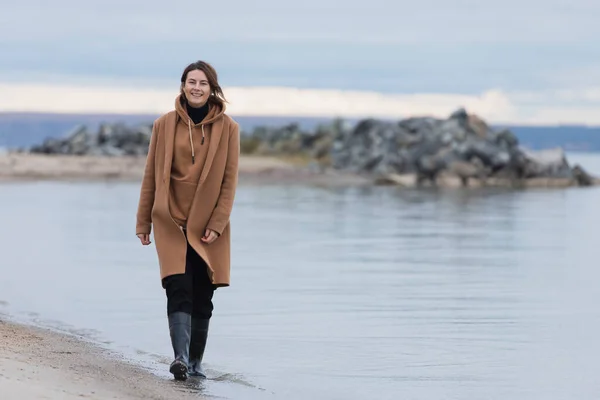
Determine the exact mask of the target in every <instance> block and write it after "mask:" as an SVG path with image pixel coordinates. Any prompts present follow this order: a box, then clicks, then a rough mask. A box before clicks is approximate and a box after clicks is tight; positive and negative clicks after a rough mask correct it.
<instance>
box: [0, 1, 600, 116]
mask: <svg viewBox="0 0 600 400" xmlns="http://www.w3.org/2000/svg"><path fill="white" fill-rule="evenodd" d="M171 4H172V5H171ZM599 20H600V2H593V1H591V0H570V1H567V0H543V1H542V0H503V1H501V2H499V1H489V0H478V1H466V0H453V1H447V0H419V1H413V2H399V1H398V2H392V1H390V0H369V1H364V0H362V1H357V0H346V1H341V0H335V1H334V0H303V1H300V2H298V1H294V2H289V1H288V2H286V1H283V0H266V1H264V0H256V1H253V2H248V1H241V0H235V1H220V2H210V4H208V3H205V2H200V1H198V0H194V1H188V0H179V1H178V2H176V3H170V2H168V1H166V0H163V1H158V0H145V1H137V0H134V1H127V0H123V1H117V0H103V1H96V0H88V1H85V2H84V1H75V0H54V1H52V2H50V1H47V0H44V1H39V0H31V1H27V2H23V1H20V2H17V1H14V0H0V112H1V111H47V112H122V113H130V112H150V113H156V112H166V111H169V110H170V109H172V107H173V102H174V97H175V96H176V95H177V93H178V85H179V78H180V75H181V71H182V70H183V68H184V67H185V66H186V65H187V64H188V63H190V62H192V61H195V60H198V59H202V60H205V61H208V62H210V63H211V64H213V65H214V66H215V68H216V69H217V71H218V73H219V80H220V83H221V85H222V86H223V87H224V89H225V94H226V96H227V98H228V100H229V102H230V104H229V106H228V107H229V112H230V113H231V114H235V115H299V116H300V115H307V116H310V115H317V116H342V117H343V116H351V117H356V116H359V117H363V116H364V117H366V116H375V117H378V116H381V117H399V118H400V117H407V116H413V115H417V114H429V115H435V116H442V117H443V116H447V115H448V114H450V113H451V112H452V111H454V110H455V109H457V108H459V107H465V108H467V110H468V111H470V112H474V113H477V114H478V115H480V116H482V117H484V118H486V119H488V120H490V121H492V122H502V123H522V124H567V123H568V124H572V123H578V124H590V125H600V45H599V44H598V43H600V24H598V21H599Z"/></svg>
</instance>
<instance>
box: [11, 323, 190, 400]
mask: <svg viewBox="0 0 600 400" xmlns="http://www.w3.org/2000/svg"><path fill="white" fill-rule="evenodd" d="M193 384H194V383H193V381H192V380H188V381H187V382H175V381H173V380H170V379H168V378H161V377H159V376H157V375H154V374H152V373H150V372H147V371H144V370H142V369H140V368H138V367H136V366H133V365H131V364H128V363H126V362H124V361H121V360H119V359H118V358H116V357H112V356H110V354H108V353H107V352H105V351H104V350H101V349H99V348H96V347H94V346H93V345H91V344H89V343H86V342H84V341H80V340H78V339H77V338H76V337H72V336H66V335H62V334H59V333H55V332H52V331H47V330H43V329H40V328H36V327H28V326H22V325H17V324H14V323H11V322H7V321H3V320H1V319H0V398H2V400H22V399H27V400H29V399H32V400H33V399H50V400H54V399H56V400H58V399H61V400H70V399H82V398H83V399H97V400H104V399H121V400H130V399H157V400H158V399H174V398H177V399H192V398H193V399H199V398H202V397H200V394H199V393H198V390H194V388H193V386H192V385H193ZM196 385H198V383H197V382H196Z"/></svg>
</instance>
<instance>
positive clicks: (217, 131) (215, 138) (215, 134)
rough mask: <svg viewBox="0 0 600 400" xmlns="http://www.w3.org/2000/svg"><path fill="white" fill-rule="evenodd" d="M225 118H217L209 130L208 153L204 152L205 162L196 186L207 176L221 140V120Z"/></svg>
mask: <svg viewBox="0 0 600 400" xmlns="http://www.w3.org/2000/svg"><path fill="white" fill-rule="evenodd" d="M224 120H225V118H219V119H218V120H217V121H215V122H214V123H213V124H212V127H211V131H210V142H209V143H210V144H209V146H208V153H207V154H206V162H205V163H204V167H203V168H202V173H201V174H200V181H199V182H198V186H200V184H201V183H202V182H204V180H205V179H206V177H207V176H208V172H209V171H210V167H211V166H212V162H213V160H214V158H215V154H217V150H218V148H219V142H220V141H221V135H222V134H223V122H224Z"/></svg>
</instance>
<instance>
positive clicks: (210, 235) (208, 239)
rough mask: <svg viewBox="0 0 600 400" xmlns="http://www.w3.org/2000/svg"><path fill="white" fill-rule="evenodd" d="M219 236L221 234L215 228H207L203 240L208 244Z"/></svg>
mask: <svg viewBox="0 0 600 400" xmlns="http://www.w3.org/2000/svg"><path fill="white" fill-rule="evenodd" d="M218 237H219V234H218V233H217V232H215V231H213V230H210V229H207V230H205V231H204V236H203V237H202V241H203V242H204V243H207V244H211V243H212V242H214V241H215V239H217V238H218Z"/></svg>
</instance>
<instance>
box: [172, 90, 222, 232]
mask: <svg viewBox="0 0 600 400" xmlns="http://www.w3.org/2000/svg"><path fill="white" fill-rule="evenodd" d="M175 110H176V112H177V124H176V125H175V126H176V128H175V143H174V146H173V163H172V165H171V185H170V201H169V208H170V211H171V215H172V217H173V219H174V220H175V222H177V223H178V224H179V225H181V226H186V222H187V216H188V212H189V209H190V206H191V204H192V200H193V199H194V194H195V192H196V187H197V186H198V181H199V180H200V174H201V173H202V168H203V166H204V162H205V160H206V154H207V151H208V146H209V143H210V132H211V129H212V123H214V122H215V121H217V120H218V119H219V118H222V117H223V115H224V113H225V110H224V109H223V108H221V107H219V106H217V105H214V104H210V105H209V109H208V114H207V115H206V117H205V118H204V120H202V121H201V122H200V123H198V124H194V122H193V121H192V120H191V118H190V117H189V116H188V113H187V110H186V107H185V104H182V101H181V95H179V96H177V99H176V100H175Z"/></svg>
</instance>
